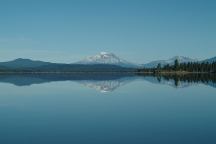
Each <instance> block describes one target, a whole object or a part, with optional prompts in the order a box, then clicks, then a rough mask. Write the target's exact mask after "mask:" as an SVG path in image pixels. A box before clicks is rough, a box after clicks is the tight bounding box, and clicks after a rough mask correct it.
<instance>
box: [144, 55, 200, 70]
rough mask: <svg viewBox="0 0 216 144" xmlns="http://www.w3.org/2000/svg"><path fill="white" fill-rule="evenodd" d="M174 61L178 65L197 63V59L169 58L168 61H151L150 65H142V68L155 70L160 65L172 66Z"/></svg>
mask: <svg viewBox="0 0 216 144" xmlns="http://www.w3.org/2000/svg"><path fill="white" fill-rule="evenodd" d="M175 60H178V61H179V63H188V62H197V61H198V60H197V59H191V58H188V57H184V56H175V57H173V58H170V59H168V60H157V61H152V62H150V63H147V64H144V65H143V66H144V67H145V68H155V67H157V65H158V64H159V63H160V64H161V66H165V65H167V64H169V65H174V62H175Z"/></svg>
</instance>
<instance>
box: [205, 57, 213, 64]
mask: <svg viewBox="0 0 216 144" xmlns="http://www.w3.org/2000/svg"><path fill="white" fill-rule="evenodd" d="M202 62H206V63H207V62H208V63H213V62H216V57H213V58H210V59H206V60H203V61H202Z"/></svg>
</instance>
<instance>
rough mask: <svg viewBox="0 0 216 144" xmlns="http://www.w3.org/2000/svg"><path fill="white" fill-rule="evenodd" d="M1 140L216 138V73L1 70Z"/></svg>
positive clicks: (61, 142) (162, 143) (69, 142)
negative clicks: (66, 72) (16, 72)
mask: <svg viewBox="0 0 216 144" xmlns="http://www.w3.org/2000/svg"><path fill="white" fill-rule="evenodd" d="M0 115H1V118H0V143H1V144H90V143H91V144H121V143H122V144H143V143H147V144H215V143H216V84H215V76H214V75H213V76H201V75H196V76H151V75H130V74H125V75H122V74H116V75H110V74H106V75H103V74H102V75H101V74H93V75H92V74H51V75H49V74H46V75H43V74H41V75H36V74H35V75H33V74H28V75H22V74H21V75H5V74H3V75H0Z"/></svg>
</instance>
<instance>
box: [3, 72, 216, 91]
mask: <svg viewBox="0 0 216 144" xmlns="http://www.w3.org/2000/svg"><path fill="white" fill-rule="evenodd" d="M135 80H143V81H148V82H151V83H154V84H163V85H169V86H172V87H175V88H185V87H189V86H191V85H197V84H205V85H208V86H212V87H215V88H216V77H215V75H198V74H197V75H180V76H179V75H163V76H161V75H135V74H130V73H116V74H99V73H97V74H92V73H76V74H75V73H70V74H16V75H6V74H4V75H0V82H2V83H11V84H14V85H16V86H30V85H32V84H42V83H48V82H55V81H75V82H78V83H80V84H82V85H84V86H86V87H89V88H93V89H96V90H98V91H100V92H111V91H114V90H116V89H117V88H119V87H121V86H123V85H125V84H128V83H130V82H132V81H135Z"/></svg>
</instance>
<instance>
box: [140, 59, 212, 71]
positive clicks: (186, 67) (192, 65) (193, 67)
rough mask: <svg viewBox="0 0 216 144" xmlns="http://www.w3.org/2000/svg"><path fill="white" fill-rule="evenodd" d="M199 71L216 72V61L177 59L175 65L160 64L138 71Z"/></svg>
mask: <svg viewBox="0 0 216 144" xmlns="http://www.w3.org/2000/svg"><path fill="white" fill-rule="evenodd" d="M175 71H178V72H195V73H196V72H198V73H216V62H213V63H206V62H202V63H200V62H189V63H179V61H178V60H175V62H174V65H169V64H167V65H165V66H163V67H162V66H161V64H158V66H157V67H156V68H143V69H138V72H154V73H157V72H175Z"/></svg>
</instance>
